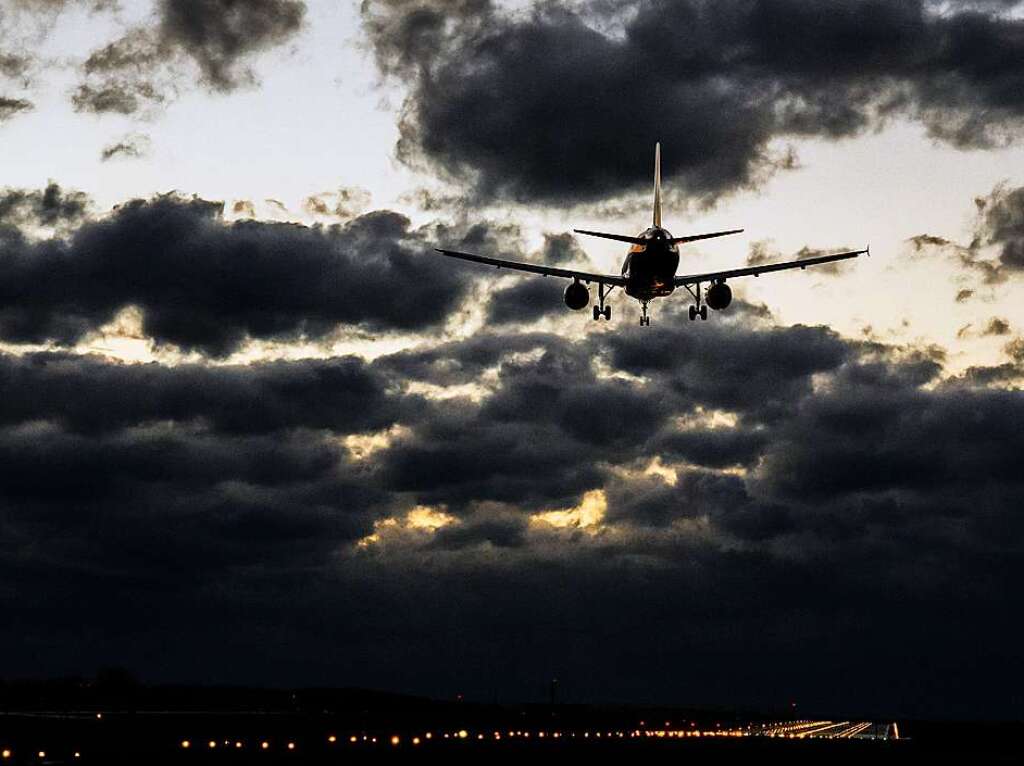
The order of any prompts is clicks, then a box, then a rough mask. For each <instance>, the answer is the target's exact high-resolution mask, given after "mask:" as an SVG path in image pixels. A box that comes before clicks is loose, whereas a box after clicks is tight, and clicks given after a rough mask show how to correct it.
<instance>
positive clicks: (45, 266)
mask: <svg viewBox="0 0 1024 766" xmlns="http://www.w3.org/2000/svg"><path fill="white" fill-rule="evenodd" d="M19 199H20V198H19ZM18 204H23V203H20V202H19V203H18ZM15 209H21V208H15ZM221 209H222V205H221V203H216V202H207V201H204V200H200V199H195V198H194V199H185V198H181V197H175V196H162V197H157V198H154V199H152V200H148V201H147V200H133V201H131V202H128V203H126V204H124V205H122V206H121V207H119V208H118V209H117V210H115V211H114V213H113V214H112V215H110V216H109V217H108V218H105V219H100V220H89V221H86V222H84V223H82V224H81V225H80V226H79V227H78V228H77V229H76V230H75V231H74V233H73V235H72V236H71V237H70V238H69V239H67V240H44V241H40V242H30V241H28V240H26V239H24V238H21V237H19V236H14V237H13V238H11V239H10V240H9V241H8V242H7V243H6V245H7V246H6V248H5V252H4V257H3V258H2V259H0V283H2V284H3V287H2V288H0V289H2V291H3V293H4V298H3V302H2V306H0V338H3V339H4V340H7V341H10V342H15V343H19V342H32V343H40V342H46V341H51V342H55V343H59V344H74V343H76V342H78V341H80V340H81V339H82V338H83V336H84V335H85V334H86V333H88V332H90V331H92V330H95V329H97V328H98V327H100V326H102V325H103V324H105V323H107V322H109V321H111V320H112V319H113V318H114V316H115V315H116V314H117V313H118V312H119V311H120V310H122V309H124V308H127V307H129V306H135V307H137V308H138V309H139V311H140V312H141V316H142V326H143V331H144V332H145V333H146V335H147V336H148V337H151V338H153V339H154V340H155V341H157V342H158V343H170V344H174V345H177V346H179V347H181V348H183V349H189V350H198V351H202V352H204V353H208V354H214V355H223V354H228V353H231V352H232V351H234V350H236V349H238V348H239V347H241V345H242V344H244V343H245V342H246V341H247V340H248V339H251V338H258V339H267V340H271V339H274V340H282V339H292V340H294V339H300V338H306V339H311V340H319V339H323V338H326V337H328V336H329V335H330V334H331V333H333V332H334V331H336V330H337V329H338V328H339V326H347V327H358V328H360V329H362V330H364V331H367V332H371V333H380V332H389V331H400V332H409V331H417V330H423V329H426V328H430V327H438V326H439V325H440V324H441V323H442V322H444V321H445V320H446V318H447V317H448V316H449V314H450V313H451V312H452V311H453V310H454V309H455V307H456V306H457V305H458V304H459V302H460V301H461V300H462V298H463V296H464V295H465V292H466V289H467V287H468V284H469V282H468V280H469V278H470V276H469V274H468V272H466V271H465V270H455V269H444V268H438V263H437V261H436V260H435V258H434V257H432V256H431V255H430V252H431V249H432V248H433V247H434V246H436V245H437V244H444V243H448V244H451V245H454V246H483V247H484V248H485V249H486V248H487V247H489V244H488V237H489V235H488V233H487V228H486V227H485V226H476V227H474V228H473V229H472V230H470V231H468V232H467V231H459V230H456V229H452V228H451V227H446V226H440V225H433V226H427V227H422V228H419V229H413V228H412V227H411V225H410V222H409V220H408V219H407V218H405V217H403V216H401V215H399V214H398V213H393V212H390V211H373V212H370V213H366V214H364V215H362V216H359V217H358V218H356V219H354V220H352V221H349V222H348V223H346V224H344V225H342V226H332V227H328V228H324V227H312V228H310V227H305V226H300V225H297V224H285V223H280V224H278V223H266V222H258V221H237V222H234V223H228V222H226V221H224V220H223V219H222V218H221ZM44 222H45V221H44ZM464 242H468V243H469V244H468V245H465V244H464Z"/></svg>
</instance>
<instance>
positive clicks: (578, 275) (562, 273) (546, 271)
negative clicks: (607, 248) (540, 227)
mask: <svg viewBox="0 0 1024 766" xmlns="http://www.w3.org/2000/svg"><path fill="white" fill-rule="evenodd" d="M435 249H436V250H437V252H439V253H440V254H441V255H447V256H448V257H449V258H460V259H462V260H463V261H472V262H473V263H483V264H485V265H487V266H494V267H495V268H498V269H514V270H516V271H528V272H530V273H531V274H542V275H543V276H545V277H565V278H567V279H578V280H580V281H581V282H597V283H598V284H604V285H618V286H620V287H622V286H624V285H625V284H626V280H625V278H624V277H620V276H615V275H614V274H591V273H589V272H586V271H576V270H575V269H559V268H557V267H555V266H540V265H538V264H535V263H523V262H522V261H505V260H502V259H501V258H488V257H487V256H486V255H474V254H473V253H459V252H456V251H455V250H441V249H440V248H435Z"/></svg>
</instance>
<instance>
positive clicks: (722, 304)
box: [704, 282, 732, 311]
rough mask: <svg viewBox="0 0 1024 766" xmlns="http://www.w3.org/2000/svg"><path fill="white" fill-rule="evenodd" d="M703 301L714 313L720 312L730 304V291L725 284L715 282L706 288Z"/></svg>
mask: <svg viewBox="0 0 1024 766" xmlns="http://www.w3.org/2000/svg"><path fill="white" fill-rule="evenodd" d="M704 301H705V302H706V303H707V304H708V305H709V306H710V307H711V308H713V309H714V310H715V311H721V310H722V309H724V308H726V307H728V305H729V304H730V303H732V289H731V288H730V287H729V285H727V284H726V283H725V282H715V283H714V284H713V285H711V287H709V288H708V293H707V295H706V296H704Z"/></svg>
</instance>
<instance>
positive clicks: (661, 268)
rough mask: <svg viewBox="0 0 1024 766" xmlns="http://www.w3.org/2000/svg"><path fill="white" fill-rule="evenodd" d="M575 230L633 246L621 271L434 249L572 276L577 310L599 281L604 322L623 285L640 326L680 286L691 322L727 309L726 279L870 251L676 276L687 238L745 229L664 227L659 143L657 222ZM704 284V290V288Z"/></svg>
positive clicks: (571, 299)
mask: <svg viewBox="0 0 1024 766" xmlns="http://www.w3.org/2000/svg"><path fill="white" fill-rule="evenodd" d="M573 231H574V232H575V233H577V234H584V235H587V236H590V237H601V238H603V239H612V240H615V241H616V242H625V243H627V244H629V245H630V246H631V247H630V248H629V252H628V253H627V255H626V260H625V262H624V263H623V264H622V273H621V275H616V274H592V273H589V272H586V271H576V270H575V269H562V268H557V267H555V266H542V265H539V264H534V263H523V262H521V261H506V260H503V259H501V258H490V257H487V256H484V255H476V254H474V253H460V252H457V251H455V250H443V249H441V248H436V250H437V252H439V253H441V254H442V255H446V256H449V257H450V258H459V259H461V260H464V261H472V262H473V263H482V264H485V265H488V266H495V267H497V268H499V269H514V270H516V271H525V272H529V273H532V274H541V275H543V276H552V277H563V278H566V279H571V280H572V282H571V283H570V284H569V286H568V287H566V288H565V294H564V296H563V297H564V300H565V305H566V306H568V307H569V308H570V309H573V310H574V311H579V310H581V309H585V308H586V307H587V305H588V304H589V303H590V289H589V287H585V286H584V283H586V285H589V284H590V283H591V282H594V283H596V284H597V287H598V291H597V295H598V303H597V305H596V306H594V319H595V320H599V319H601V318H602V317H604V319H605V320H606V321H608V320H610V319H611V318H612V307H611V306H606V305H605V301H606V300H607V298H608V296H609V295H610V294H611V293H612V291H613V290H614V289H615V288H617V287H618V288H621V289H622V290H623V291H624V292H625V293H626V295H628V296H630V297H632V298H635V299H636V300H637V301H639V302H640V306H641V315H640V325H641V326H643V325H647V326H650V324H651V318H650V317H649V316H648V315H647V304H648V303H650V302H651V301H652V300H654V299H655V298H661V297H664V296H667V295H671V294H672V293H673V292H674V291H675V289H676V288H678V287H682V288H684V289H686V291H687V292H689V293H690V295H691V296H692V298H693V300H694V303H693V305H691V306H690V312H689V315H690V321H691V322H692V321H694V320H695V319H696V318H697V317H700V318H701V320H706V319H707V318H708V307H709V306H710V307H711V308H712V309H714V310H715V311H721V310H723V309H725V308H728V306H729V304H730V303H731V302H732V289H731V288H730V287H729V285H728V284H726V282H727V280H730V279H735V278H737V277H747V276H754V277H757V276H760V275H761V274H768V273H770V272H773V271H784V270H786V269H806V268H807V267H808V266H818V265H820V264H823V263H833V262H835V261H843V260H846V259H848V258H856V257H858V256H860V255H864V254H867V255H870V254H871V248H870V246H868V247H867V248H865V249H864V250H855V251H852V252H847V253H835V254H833V255H820V256H815V257H813V258H803V259H801V260H798V261H784V262H781V263H765V264H758V265H756V266H746V267H743V268H739V269H727V270H726V271H709V272H706V273H703V274H683V275H677V274H676V269H677V268H679V245H682V244H684V243H687V242H697V241H698V240H702V239H713V238H715V237H725V236H728V235H730V234H739V233H740V232H742V231H743V229H732V230H730V231H716V232H712V233H711V234H691V235H689V236H685V237H673V236H672V234H671V233H669V232H668V231H667V230H666V229H664V228H662V225H661V143H657V144H655V147H654V220H653V225H652V226H651V227H650V228H648V229H645V230H644V231H642V232H640V233H639V234H637V235H636V236H635V237H629V236H625V235H623V234H607V233H605V232H601V231H587V230H584V229H573ZM704 284H706V285H707V288H706V290H703V291H702V289H701V286H702V285H704Z"/></svg>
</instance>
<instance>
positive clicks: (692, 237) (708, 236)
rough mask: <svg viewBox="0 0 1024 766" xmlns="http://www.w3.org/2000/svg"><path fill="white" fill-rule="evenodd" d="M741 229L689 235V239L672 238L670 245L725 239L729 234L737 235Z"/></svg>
mask: <svg viewBox="0 0 1024 766" xmlns="http://www.w3.org/2000/svg"><path fill="white" fill-rule="evenodd" d="M741 231H743V229H731V230H730V231H716V232H713V233H712V234H691V235H690V236H689V237H672V244H674V245H679V244H682V243H683V242H696V241H697V240H698V239H714V238H715V237H727V236H729V235H730V234H739V233H740V232H741Z"/></svg>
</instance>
